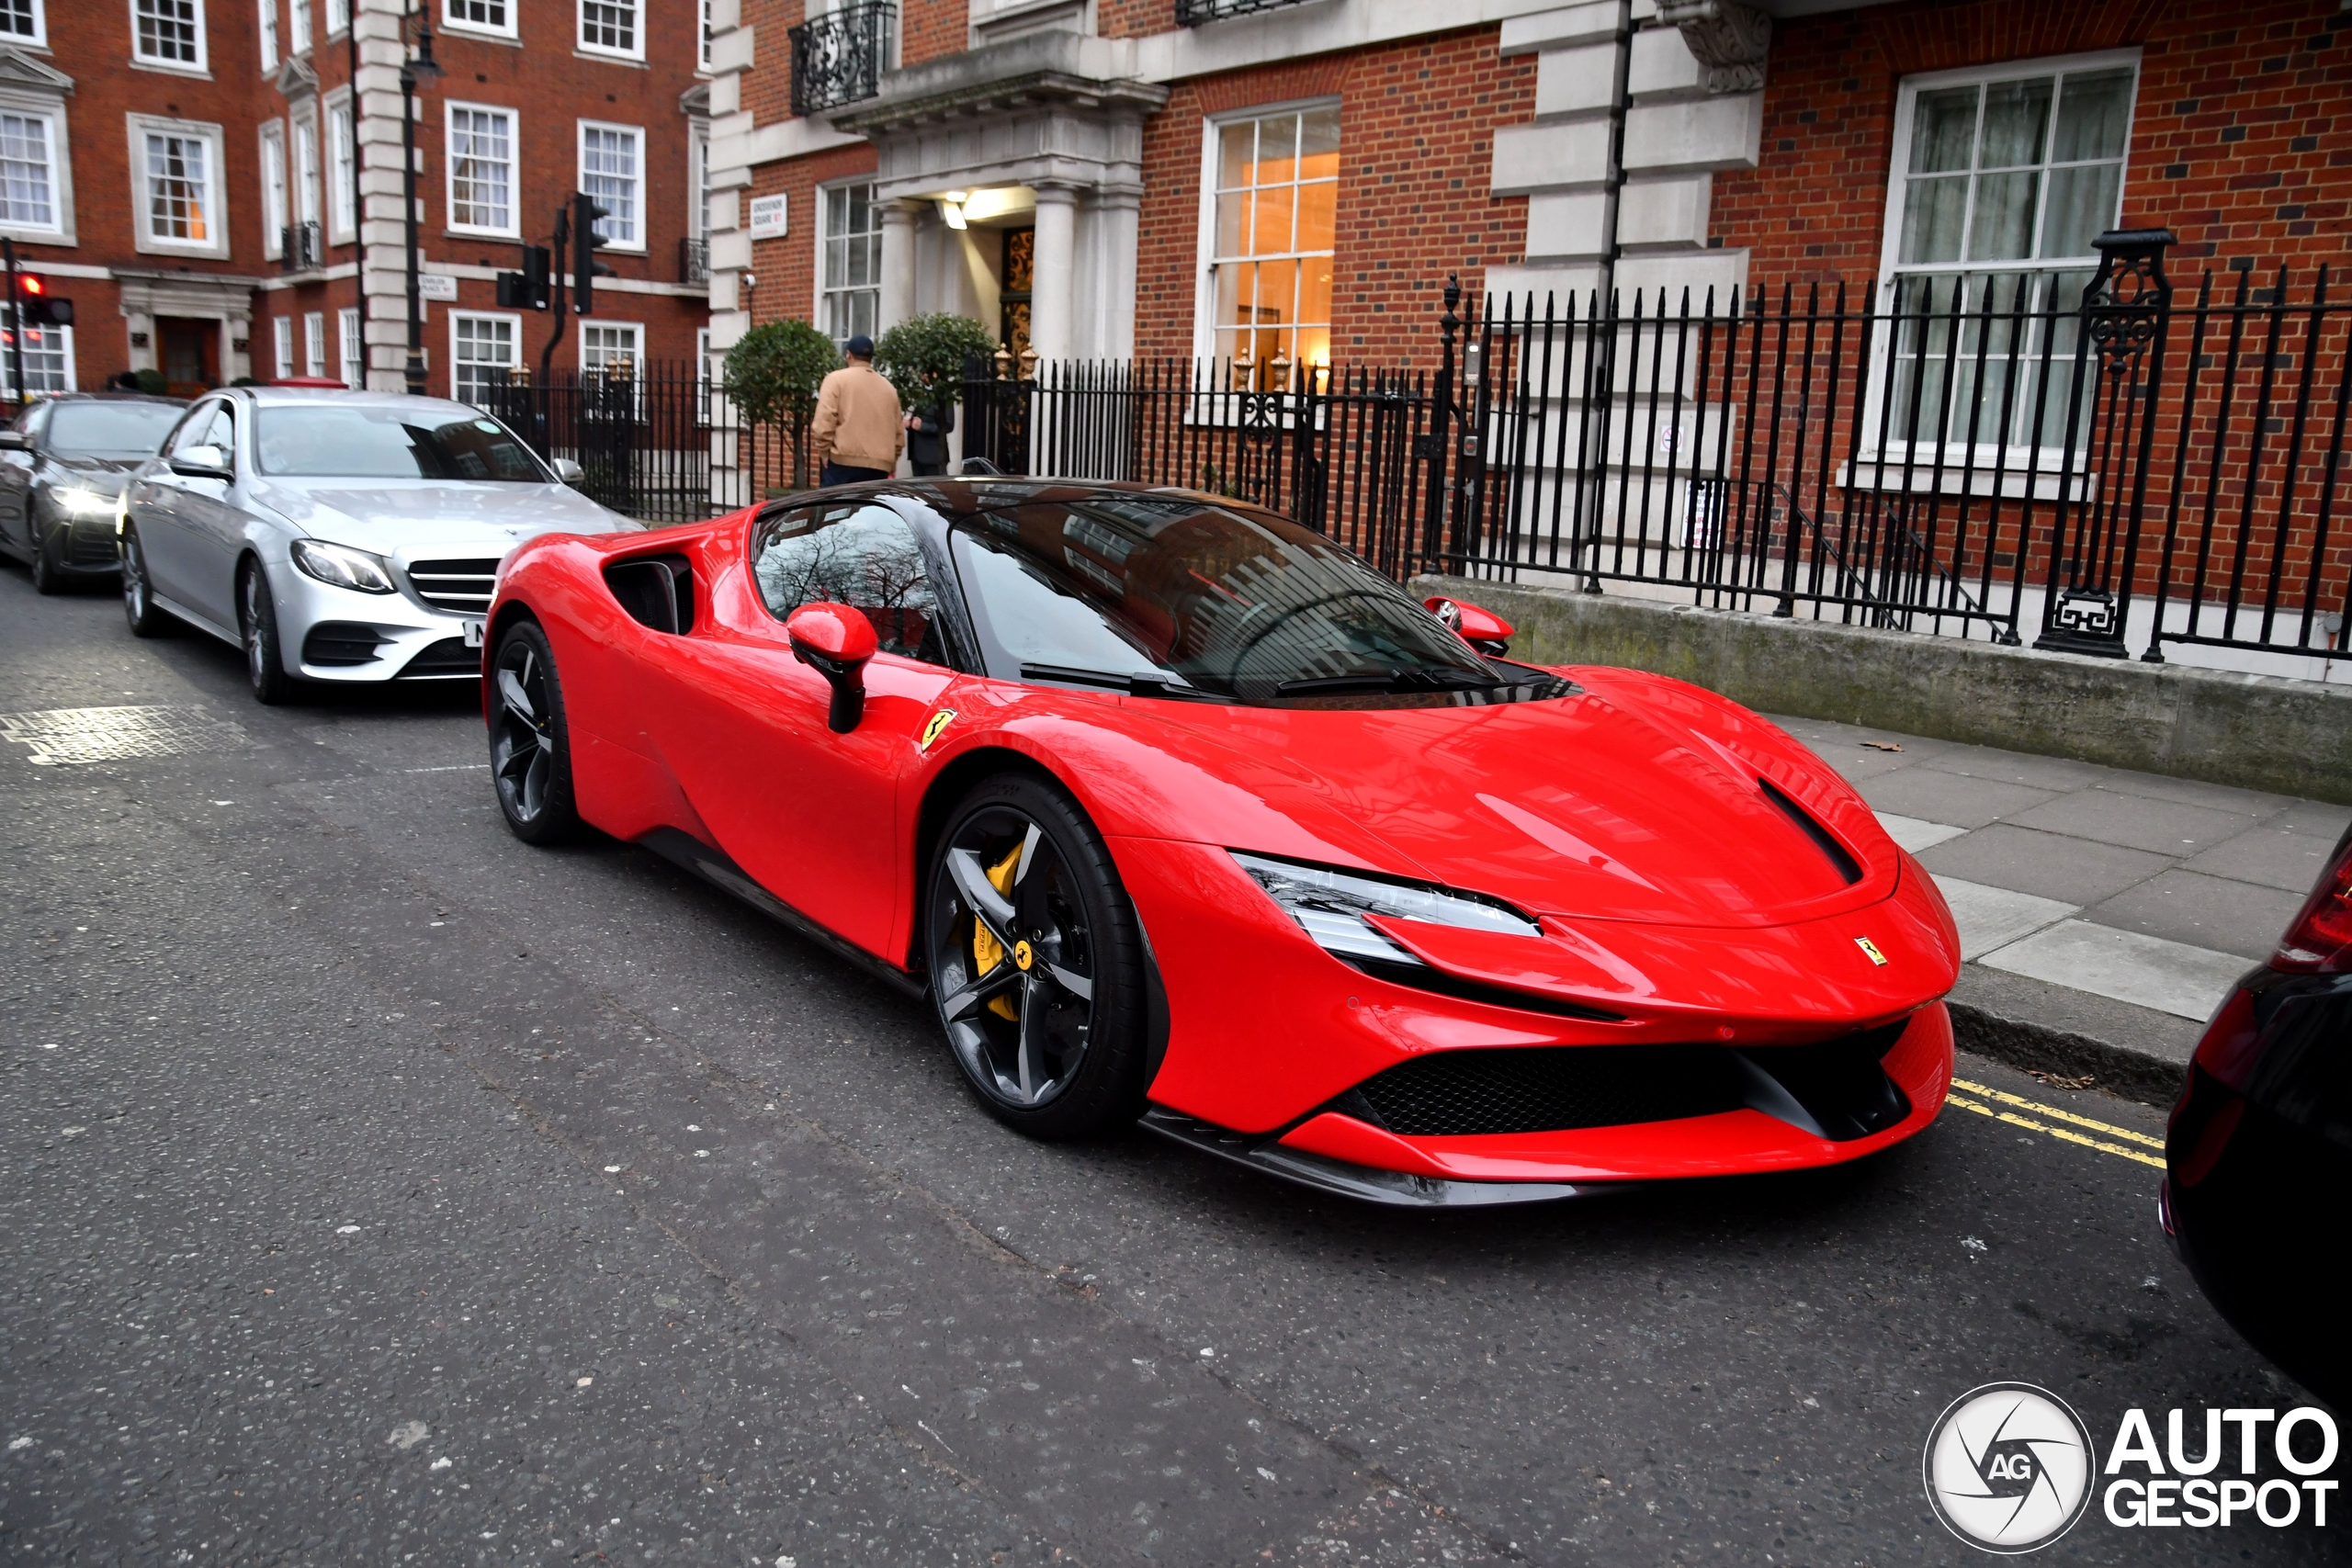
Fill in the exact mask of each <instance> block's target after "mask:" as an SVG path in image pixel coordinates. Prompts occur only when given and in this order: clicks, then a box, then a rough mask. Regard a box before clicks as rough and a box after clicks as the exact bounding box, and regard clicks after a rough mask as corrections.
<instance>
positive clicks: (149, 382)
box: [131, 366, 171, 398]
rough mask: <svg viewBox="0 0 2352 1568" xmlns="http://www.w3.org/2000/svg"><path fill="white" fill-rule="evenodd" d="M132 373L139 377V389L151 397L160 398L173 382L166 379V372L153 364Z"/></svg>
mask: <svg viewBox="0 0 2352 1568" xmlns="http://www.w3.org/2000/svg"><path fill="white" fill-rule="evenodd" d="M131 374H132V375H134V376H136V377H138V378H139V389H140V390H141V391H142V392H144V393H146V394H147V395H148V396H149V397H151V398H160V397H162V396H163V395H164V393H165V392H166V391H168V390H169V389H170V388H171V383H170V382H168V381H166V380H164V373H163V372H162V371H161V370H158V369H155V368H154V367H152V366H150V367H147V368H145V369H143V370H134V371H132V372H131Z"/></svg>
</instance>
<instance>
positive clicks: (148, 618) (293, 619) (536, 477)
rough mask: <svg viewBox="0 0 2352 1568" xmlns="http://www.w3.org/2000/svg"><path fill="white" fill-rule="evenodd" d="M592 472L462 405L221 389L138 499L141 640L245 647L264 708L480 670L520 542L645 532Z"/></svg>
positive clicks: (166, 452)
mask: <svg viewBox="0 0 2352 1568" xmlns="http://www.w3.org/2000/svg"><path fill="white" fill-rule="evenodd" d="M563 467H564V468H566V469H570V465H568V464H566V465H563ZM576 474H577V470H576V469H571V471H570V474H569V475H568V474H566V473H560V472H559V471H558V470H557V469H556V468H550V467H548V465H547V464H545V463H543V462H541V461H540V460H539V458H538V457H537V456H536V455H535V454H534V453H533V452H532V451H531V449H530V448H529V447H528V446H526V445H525V444H524V443H523V442H522V441H521V440H519V439H518V438H516V436H515V434H514V433H513V432H511V431H509V430H508V429H507V428H506V427H505V426H504V425H503V424H501V423H499V422H498V421H496V420H494V419H492V418H491V417H490V416H489V415H487V414H485V413H482V412H480V411H479V410H476V409H471V408H468V407H467V406H466V405H465V404H463V403H456V402H447V401H444V400H441V399H438V398H412V397H403V396H400V395H397V394H392V393H383V392H353V391H336V390H314V389H294V388H274V387H250V388H230V389H225V390H221V391H217V392H209V393H207V394H206V395H205V396H204V397H203V398H202V399H200V400H198V401H197V402H196V403H195V404H194V405H193V406H192V407H190V408H189V410H188V411H187V416H186V417H185V418H183V419H182V420H181V421H180V423H179V424H178V425H177V426H176V427H175V428H174V430H173V431H172V434H170V436H169V437H167V438H166V439H165V441H164V447H163V450H162V452H160V453H159V454H157V456H156V457H153V458H152V459H150V460H149V461H148V462H147V463H146V464H144V465H143V466H141V468H140V469H139V470H138V471H137V472H136V473H135V474H133V475H132V476H131V479H130V485H129V487H128V489H127V490H126V491H125V492H124V498H123V512H122V604H123V611H124V614H125V615H128V616H129V618H130V629H131V630H132V631H133V632H135V633H137V634H138V635H139V636H141V637H153V636H154V635H155V634H156V633H158V632H159V631H162V630H163V629H164V626H165V624H166V622H167V620H177V621H184V622H186V623H187V624H188V625H190V626H195V627H197V628H198V629H199V630H202V631H207V632H209V633H211V634H212V635H213V636H214V637H220V639H222V640H223V641H225V642H230V643H233V644H236V645H238V646H239V647H242V648H243V649H244V653H245V671H246V675H247V678H248V679H249V680H250V682H252V685H253V691H254V697H255V698H257V699H258V700H260V701H262V702H264V703H279V702H284V701H286V700H287V698H288V696H290V695H291V694H292V693H293V691H294V688H295V683H296V682H301V681H321V682H381V681H416V680H475V679H479V678H480V676H481V637H482V615H483V613H484V612H485V611H487V610H488V609H489V608H490V601H491V594H492V590H493V588H494V586H495V582H496V579H497V574H498V566H499V562H500V561H502V560H503V559H504V558H505V557H506V555H507V553H508V552H509V551H511V550H513V549H514V548H515V546H517V545H519V544H521V543H522V542H523V541H524V540H526V539H529V538H534V537H536V536H538V535H541V534H551V533H563V534H606V533H613V532H616V531H617V530H621V529H634V528H637V527H639V526H640V525H639V524H637V523H635V522H632V521H631V520H629V519H628V518H626V517H623V516H622V515H620V513H616V512H612V511H608V510H606V509H605V507H602V506H599V505H597V504H596V503H595V502H593V501H591V500H589V499H588V498H587V497H586V496H584V495H582V494H581V493H579V492H578V491H575V490H572V489H571V487H570V486H569V485H568V484H566V483H565V482H564V480H565V479H566V478H567V477H571V476H576Z"/></svg>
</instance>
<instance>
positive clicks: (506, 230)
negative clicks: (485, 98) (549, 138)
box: [441, 98, 643, 240]
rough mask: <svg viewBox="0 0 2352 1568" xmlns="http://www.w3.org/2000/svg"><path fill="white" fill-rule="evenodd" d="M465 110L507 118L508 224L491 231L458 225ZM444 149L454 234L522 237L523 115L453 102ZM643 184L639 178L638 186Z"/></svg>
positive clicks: (446, 114) (445, 195) (446, 212)
mask: <svg viewBox="0 0 2352 1568" xmlns="http://www.w3.org/2000/svg"><path fill="white" fill-rule="evenodd" d="M460 109H463V110H465V111H466V112H468V113H469V114H495V115H503V116H505V117H506V222H505V224H504V225H503V227H500V228H491V227H488V226H486V225H483V224H478V223H460V222H458V156H457V151H456V149H457V145H458V137H457V130H456V116H457V114H458V110H460ZM441 146H442V148H443V155H442V159H441V162H442V164H443V165H444V167H443V172H442V179H441V197H442V209H441V215H442V217H443V218H444V219H445V220H447V228H448V231H449V232H450V233H452V234H471V235H481V236H482V237H484V238H487V239H496V240H517V239H520V238H522V235H523V111H522V110H520V109H512V108H508V107H506V106H505V105H503V104H478V103H473V102H470V101H468V100H466V99H462V98H452V99H450V100H449V101H448V103H447V104H446V105H445V106H444V107H443V108H442V111H441ZM642 183H643V181H642V177H641V176H640V179H639V184H640V185H641V184H642Z"/></svg>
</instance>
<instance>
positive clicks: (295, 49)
mask: <svg viewBox="0 0 2352 1568" xmlns="http://www.w3.org/2000/svg"><path fill="white" fill-rule="evenodd" d="M316 42H317V36H316V35H315V34H314V33H313V32H312V31H311V0H286V54H287V57H288V59H291V60H300V59H301V58H302V57H303V56H304V55H307V54H309V53H310V52H311V46H312V45H313V44H314V43H316Z"/></svg>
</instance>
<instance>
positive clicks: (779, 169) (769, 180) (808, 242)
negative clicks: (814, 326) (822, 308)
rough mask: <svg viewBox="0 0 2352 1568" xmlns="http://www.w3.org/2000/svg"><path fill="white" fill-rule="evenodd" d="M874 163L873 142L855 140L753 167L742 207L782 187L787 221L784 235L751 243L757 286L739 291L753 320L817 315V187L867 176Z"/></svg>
mask: <svg viewBox="0 0 2352 1568" xmlns="http://www.w3.org/2000/svg"><path fill="white" fill-rule="evenodd" d="M874 167H875V153H874V149H873V147H872V146H870V145H869V144H867V143H865V142H860V143H859V144H858V145H856V146H854V147H840V148H835V149H834V150H833V151H831V152H819V153H815V154H813V155H811V156H809V157H807V158H798V159H795V160H793V161H792V162H790V163H785V164H762V165H761V166H760V167H758V168H756V169H754V170H753V171H752V188H751V189H750V191H748V192H747V193H746V194H745V197H744V209H745V210H746V211H747V212H748V211H749V210H750V204H751V198H752V197H760V196H775V195H776V194H777V193H779V192H782V193H783V194H784V195H785V196H786V197H788V200H787V203H786V219H787V220H788V224H789V230H788V231H787V232H786V234H785V236H784V238H782V239H780V240H761V241H758V242H756V243H754V244H753V245H752V276H753V277H755V278H757V279H758V280H759V285H758V287H757V288H747V289H746V290H744V292H743V295H742V299H743V301H744V308H745V309H746V310H750V311H751V313H752V324H753V325H755V326H756V325H758V324H759V323H761V322H763V321H780V320H783V319H785V318H786V317H790V318H793V319H795V320H798V321H814V320H816V303H817V231H818V218H817V187H818V186H820V185H825V184H828V183H830V182H831V181H834V180H845V179H851V178H854V177H855V176H856V175H870V174H872V173H873V172H874Z"/></svg>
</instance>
